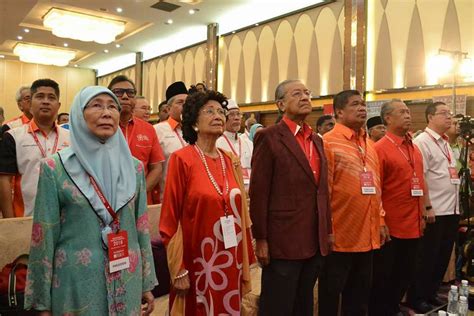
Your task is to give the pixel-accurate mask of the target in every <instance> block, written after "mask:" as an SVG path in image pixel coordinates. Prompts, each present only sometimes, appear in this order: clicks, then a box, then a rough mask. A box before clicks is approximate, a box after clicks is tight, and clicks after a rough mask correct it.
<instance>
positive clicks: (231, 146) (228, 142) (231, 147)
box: [222, 134, 242, 158]
mask: <svg viewBox="0 0 474 316" xmlns="http://www.w3.org/2000/svg"><path fill="white" fill-rule="evenodd" d="M222 136H224V138H225V140H226V141H227V144H229V147H230V149H231V150H232V152H233V153H234V155H236V156H237V152H236V151H235V148H234V146H233V145H232V143H231V142H230V140H229V138H227V136H226V135H225V134H222ZM237 138H238V139H239V155H238V157H239V158H240V156H242V143H241V141H240V137H237Z"/></svg>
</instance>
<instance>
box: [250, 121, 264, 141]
mask: <svg viewBox="0 0 474 316" xmlns="http://www.w3.org/2000/svg"><path fill="white" fill-rule="evenodd" d="M261 128H263V125H262V124H259V123H255V124H253V125H252V127H250V131H249V139H250V140H251V141H252V142H253V139H254V138H255V134H257V132H258V130H259V129H261Z"/></svg>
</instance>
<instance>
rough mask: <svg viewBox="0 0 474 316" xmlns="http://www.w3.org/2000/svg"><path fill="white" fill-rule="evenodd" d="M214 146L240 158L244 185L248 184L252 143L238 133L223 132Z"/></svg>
mask: <svg viewBox="0 0 474 316" xmlns="http://www.w3.org/2000/svg"><path fill="white" fill-rule="evenodd" d="M216 146H217V147H218V148H221V149H223V150H225V151H229V152H231V153H233V154H234V155H235V156H237V157H239V158H240V165H241V166H242V172H243V176H244V183H245V184H249V182H250V172H251V162H252V152H253V143H252V142H251V141H250V140H249V139H248V138H247V139H245V138H244V137H242V135H239V134H238V133H231V132H228V131H224V134H222V136H221V137H219V138H218V139H217V142H216Z"/></svg>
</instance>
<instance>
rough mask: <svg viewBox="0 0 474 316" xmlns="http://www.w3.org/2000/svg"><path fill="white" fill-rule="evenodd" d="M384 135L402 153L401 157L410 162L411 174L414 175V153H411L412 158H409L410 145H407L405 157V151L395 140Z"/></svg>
mask: <svg viewBox="0 0 474 316" xmlns="http://www.w3.org/2000/svg"><path fill="white" fill-rule="evenodd" d="M385 137H387V139H388V140H390V141H391V142H392V144H394V145H395V146H396V147H397V149H398V151H399V152H400V153H401V154H402V155H403V157H405V159H406V160H407V162H408V163H409V164H410V166H411V169H412V170H413V174H414V175H415V176H416V172H415V153H413V159H411V157H410V146H407V150H408V157H407V155H406V154H405V152H404V151H403V150H402V149H401V148H400V146H399V145H398V144H397V143H395V141H394V140H393V139H392V138H391V137H390V136H388V135H385Z"/></svg>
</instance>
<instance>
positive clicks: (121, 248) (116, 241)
mask: <svg viewBox="0 0 474 316" xmlns="http://www.w3.org/2000/svg"><path fill="white" fill-rule="evenodd" d="M107 242H108V246H109V270H110V273H113V272H117V271H120V270H123V269H128V268H129V267H130V258H129V257H128V234H127V231H125V230H121V231H119V232H118V233H117V234H115V233H110V234H108V235H107Z"/></svg>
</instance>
